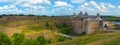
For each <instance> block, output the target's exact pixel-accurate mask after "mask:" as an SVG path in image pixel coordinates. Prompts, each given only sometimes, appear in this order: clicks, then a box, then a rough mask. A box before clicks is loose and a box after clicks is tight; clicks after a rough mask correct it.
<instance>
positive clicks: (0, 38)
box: [0, 32, 11, 45]
mask: <svg viewBox="0 0 120 45" xmlns="http://www.w3.org/2000/svg"><path fill="white" fill-rule="evenodd" d="M10 44H11V40H10V39H9V38H8V36H7V35H6V34H3V33H1V32H0V45H10Z"/></svg>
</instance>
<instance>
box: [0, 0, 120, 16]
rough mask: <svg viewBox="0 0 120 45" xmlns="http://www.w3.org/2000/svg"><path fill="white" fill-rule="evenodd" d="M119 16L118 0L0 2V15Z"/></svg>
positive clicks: (11, 0) (12, 0)
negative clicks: (84, 14)
mask: <svg viewBox="0 0 120 45" xmlns="http://www.w3.org/2000/svg"><path fill="white" fill-rule="evenodd" d="M80 11H82V12H83V13H84V12H86V11H87V12H88V14H89V15H96V13H100V14H101V15H115V16H119V15H120V0H0V14H35V15H72V14H73V12H75V13H76V14H78V13H79V12H80Z"/></svg>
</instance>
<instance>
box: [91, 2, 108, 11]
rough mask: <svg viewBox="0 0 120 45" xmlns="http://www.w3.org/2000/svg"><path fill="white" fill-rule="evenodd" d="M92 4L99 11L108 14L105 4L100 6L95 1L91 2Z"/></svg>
mask: <svg viewBox="0 0 120 45" xmlns="http://www.w3.org/2000/svg"><path fill="white" fill-rule="evenodd" d="M90 3H91V4H92V5H93V6H94V7H95V8H97V9H98V10H100V11H102V12H106V9H107V8H106V7H105V6H104V4H101V5H99V4H97V3H96V2H94V1H90Z"/></svg>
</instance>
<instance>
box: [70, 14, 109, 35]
mask: <svg viewBox="0 0 120 45" xmlns="http://www.w3.org/2000/svg"><path fill="white" fill-rule="evenodd" d="M71 22H72V25H73V27H74V29H73V33H74V34H77V35H80V34H90V33H92V32H94V31H95V30H103V29H107V28H108V26H109V25H107V24H109V23H107V22H106V21H105V22H106V24H104V23H105V22H104V20H103V19H102V18H101V17H100V15H99V13H97V15H96V16H90V15H88V13H87V12H85V14H83V13H82V12H80V13H79V14H78V15H76V14H75V13H73V17H72V20H71Z"/></svg>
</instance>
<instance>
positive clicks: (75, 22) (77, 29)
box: [73, 20, 83, 35]
mask: <svg viewBox="0 0 120 45" xmlns="http://www.w3.org/2000/svg"><path fill="white" fill-rule="evenodd" d="M73 27H74V30H73V31H74V32H75V34H78V35H79V34H82V33H83V29H82V28H83V27H82V20H73Z"/></svg>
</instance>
